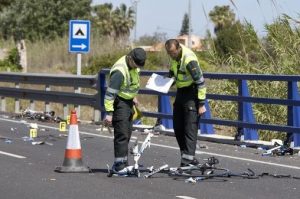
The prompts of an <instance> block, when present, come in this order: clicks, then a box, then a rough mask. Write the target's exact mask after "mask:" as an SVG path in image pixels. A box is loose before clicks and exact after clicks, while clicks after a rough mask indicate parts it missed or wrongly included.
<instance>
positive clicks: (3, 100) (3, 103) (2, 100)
mask: <svg viewBox="0 0 300 199" xmlns="http://www.w3.org/2000/svg"><path fill="white" fill-rule="evenodd" d="M1 111H3V112H5V111H6V100H5V97H2V96H1Z"/></svg>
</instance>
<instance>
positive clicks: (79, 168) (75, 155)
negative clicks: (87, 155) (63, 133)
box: [55, 110, 90, 173]
mask: <svg viewBox="0 0 300 199" xmlns="http://www.w3.org/2000/svg"><path fill="white" fill-rule="evenodd" d="M81 155H82V154H81V146H80V138H79V132H78V124H77V115H76V111H75V110H73V111H71V118H70V126H69V135H68V142H67V147H66V150H65V159H64V162H63V166H61V167H57V168H56V169H55V171H56V172H60V173H83V172H90V169H89V168H88V167H86V166H84V165H83V162H82V158H81Z"/></svg>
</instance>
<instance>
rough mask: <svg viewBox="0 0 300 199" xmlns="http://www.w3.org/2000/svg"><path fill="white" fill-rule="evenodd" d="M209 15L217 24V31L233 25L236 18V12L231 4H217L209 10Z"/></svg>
mask: <svg viewBox="0 0 300 199" xmlns="http://www.w3.org/2000/svg"><path fill="white" fill-rule="evenodd" d="M209 17H210V19H211V20H212V22H213V23H214V24H215V29H214V31H215V33H217V32H218V31H219V30H220V29H223V28H224V27H226V26H230V25H232V24H233V22H234V20H235V14H234V13H233V11H232V10H230V7H229V6H215V7H214V9H213V10H212V11H210V12H209Z"/></svg>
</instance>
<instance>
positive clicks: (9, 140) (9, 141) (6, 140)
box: [4, 138, 12, 144]
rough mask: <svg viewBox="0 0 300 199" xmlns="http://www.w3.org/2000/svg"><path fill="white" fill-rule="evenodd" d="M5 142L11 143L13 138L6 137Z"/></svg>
mask: <svg viewBox="0 0 300 199" xmlns="http://www.w3.org/2000/svg"><path fill="white" fill-rule="evenodd" d="M4 142H5V143H6V144H11V143H12V140H11V139H8V138H6V139H5V141H4Z"/></svg>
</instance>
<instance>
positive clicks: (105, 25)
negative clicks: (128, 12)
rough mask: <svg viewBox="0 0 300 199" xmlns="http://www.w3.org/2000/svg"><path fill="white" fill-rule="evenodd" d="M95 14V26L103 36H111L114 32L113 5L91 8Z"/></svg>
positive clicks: (106, 4) (107, 4)
mask: <svg viewBox="0 0 300 199" xmlns="http://www.w3.org/2000/svg"><path fill="white" fill-rule="evenodd" d="M93 12H94V13H95V15H96V16H95V18H96V25H97V26H99V29H100V30H101V33H102V34H103V35H108V36H112V34H113V32H114V26H113V5H112V4H111V3H105V4H101V5H97V6H94V7H93Z"/></svg>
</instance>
